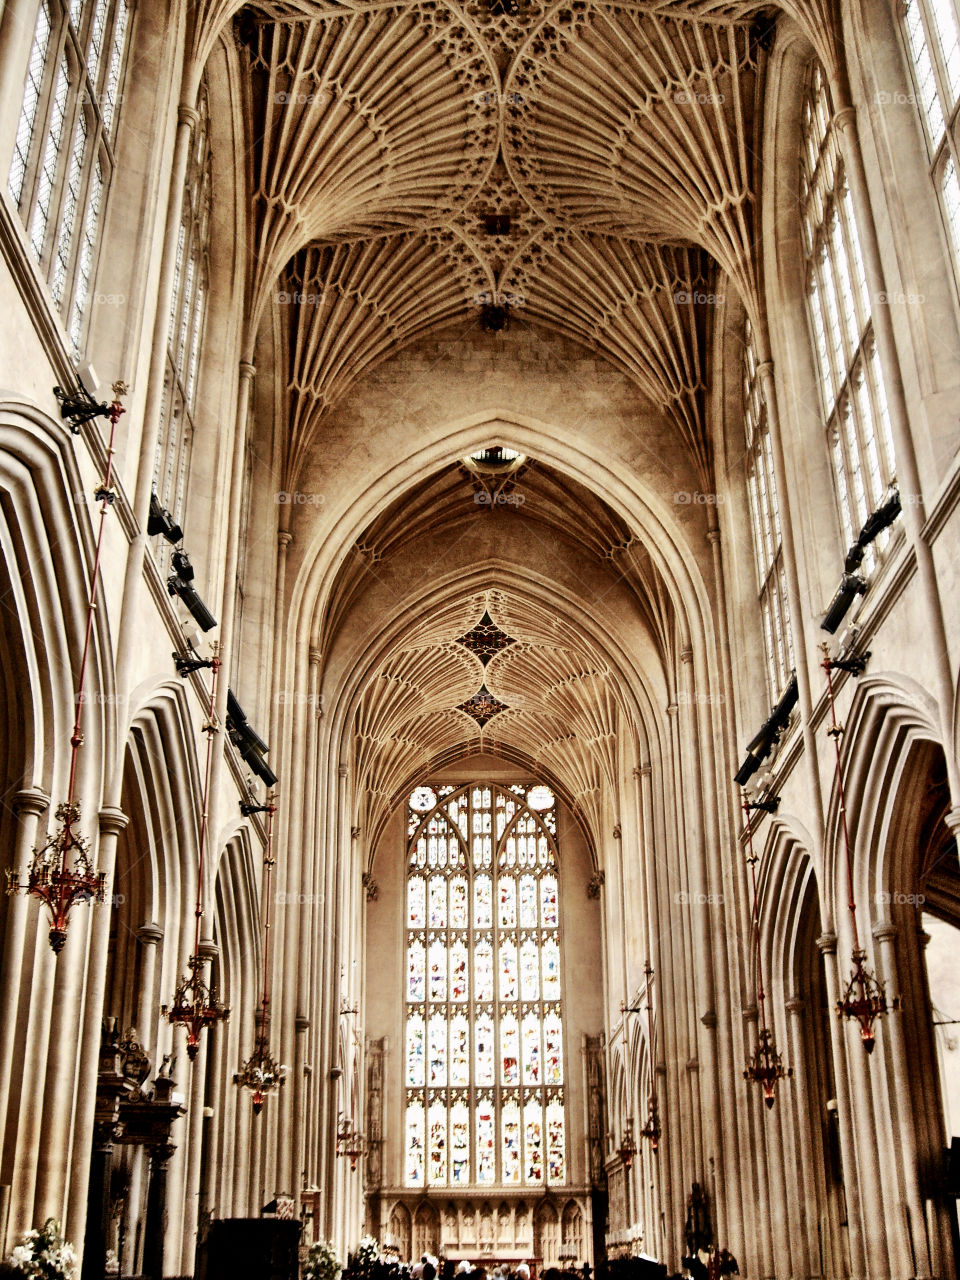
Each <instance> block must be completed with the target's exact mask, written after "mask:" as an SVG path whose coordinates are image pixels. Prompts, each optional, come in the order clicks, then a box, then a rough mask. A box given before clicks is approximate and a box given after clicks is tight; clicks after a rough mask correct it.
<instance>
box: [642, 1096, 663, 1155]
mask: <svg viewBox="0 0 960 1280" xmlns="http://www.w3.org/2000/svg"><path fill="white" fill-rule="evenodd" d="M640 1137H641V1138H646V1139H647V1141H648V1142H649V1143H650V1150H651V1151H652V1152H653V1153H654V1155H656V1153H657V1148H658V1147H659V1146H660V1116H659V1113H658V1112H657V1095H656V1094H655V1093H652V1094H651V1095H650V1112H649V1114H648V1116H647V1123H646V1124H645V1125H644V1126H643V1128H642V1129H641V1130H640Z"/></svg>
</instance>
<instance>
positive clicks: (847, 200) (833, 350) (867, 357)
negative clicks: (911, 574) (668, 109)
mask: <svg viewBox="0 0 960 1280" xmlns="http://www.w3.org/2000/svg"><path fill="white" fill-rule="evenodd" d="M946 3H947V4H949V5H950V7H951V9H952V4H950V0H946ZM908 17H909V15H908ZM909 23H912V24H913V26H912V31H913V35H912V36H910V39H915V38H917V37H918V33H919V31H920V29H919V28H918V27H917V25H916V14H914V15H913V17H912V18H909V22H908V25H909ZM952 31H953V34H952V35H951V36H950V38H949V40H948V41H947V43H948V44H949V46H950V47H949V50H947V49H946V47H945V50H944V59H945V65H946V62H947V60H948V59H949V58H954V59H956V70H957V72H958V73H960V48H958V46H957V43H956V38H955V28H952ZM908 34H909V32H908ZM950 74H951V75H952V74H953V73H952V72H951V73H950ZM831 114H832V112H831V107H830V103H829V99H828V92H827V86H826V82H825V79H824V75H823V71H822V69H821V68H820V67H819V66H818V65H814V67H813V68H812V71H811V75H810V79H809V83H808V88H807V96H806V102H805V104H804V107H803V111H802V132H803V146H802V148H801V176H800V199H801V221H802V222H803V224H804V228H805V231H804V235H805V250H806V273H807V301H808V310H809V315H810V321H811V328H812V330H813V339H814V351H815V354H816V358H817V364H818V369H819V374H820V378H819V381H820V389H821V393H822V400H823V407H824V413H825V421H826V427H827V441H828V445H829V448H830V454H831V458H832V460H833V464H834V479H835V484H836V491H837V504H838V507H839V509H840V517H841V522H842V524H843V527H844V536H845V539H846V540H847V545H848V546H849V545H850V543H851V542H852V541H854V540H855V538H856V536H857V534H858V533H859V530H860V528H861V527H862V525H863V522H864V521H865V520H866V518H867V516H868V515H869V514H870V513H871V512H872V511H874V510H875V509H876V508H877V507H878V506H879V505H880V503H881V501H882V497H883V493H884V491H885V489H886V487H887V486H888V485H889V484H890V483H891V481H892V479H893V474H894V466H895V463H894V457H893V451H892V448H888V435H887V434H886V433H885V426H884V423H883V421H882V419H883V415H884V408H885V399H884V392H883V380H882V375H881V371H880V369H879V366H878V367H877V376H876V378H874V377H873V376H872V375H871V373H870V372H869V370H868V366H869V364H870V363H871V352H872V350H873V329H872V326H873V319H872V313H871V304H870V297H869V291H868V289H867V282H866V273H865V271H864V264H863V254H862V251H861V247H860V238H859V232H858V228H857V221H856V215H855V210H854V208H853V201H852V199H851V196H850V191H849V189H848V187H847V183H846V178H845V176H844V172H843V161H842V158H841V155H840V151H839V147H838V144H837V137H836V129H835V128H834V127H832V125H831V124H830V120H831ZM888 538H889V535H887V536H883V535H881V538H880V539H879V540H878V543H877V546H878V547H882V546H883V545H884V543H885V542H886V541H888ZM874 561H875V551H874V549H873V548H871V549H870V551H869V552H868V554H867V556H866V557H865V559H864V569H865V570H866V571H867V572H869V570H870V568H871V566H872V564H873V563H874ZM768 613H769V616H770V619H771V625H770V626H768V628H767V633H768V634H770V635H772V636H773V637H774V638H775V641H776V637H778V636H782V637H784V639H785V640H786V641H787V647H788V648H789V638H788V627H787V625H786V620H787V618H788V613H787V610H786V601H785V600H781V601H778V602H770V606H769V610H768ZM777 665H778V667H781V668H782V666H783V664H782V663H778V664H777Z"/></svg>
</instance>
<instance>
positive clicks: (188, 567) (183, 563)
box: [173, 551, 195, 582]
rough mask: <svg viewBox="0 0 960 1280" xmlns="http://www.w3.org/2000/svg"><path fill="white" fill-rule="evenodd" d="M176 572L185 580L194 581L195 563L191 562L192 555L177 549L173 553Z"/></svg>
mask: <svg viewBox="0 0 960 1280" xmlns="http://www.w3.org/2000/svg"><path fill="white" fill-rule="evenodd" d="M173 568H174V572H176V573H177V574H179V576H180V577H181V578H182V579H183V580H184V582H192V581H193V579H194V576H195V574H194V569H193V565H192V564H191V563H190V557H189V556H188V555H187V553H186V552H185V551H175V552H174V553H173Z"/></svg>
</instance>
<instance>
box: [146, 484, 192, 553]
mask: <svg viewBox="0 0 960 1280" xmlns="http://www.w3.org/2000/svg"><path fill="white" fill-rule="evenodd" d="M158 533H162V534H163V536H164V537H165V538H166V540H167V542H180V541H182V539H183V530H182V529H181V528H180V526H179V525H178V524H177V522H176V520H174V518H173V516H172V515H171V514H170V512H169V511H168V510H167V509H166V507H164V506H161V504H160V499H159V498H158V497H157V495H156V494H155V493H151V495H150V514H149V515H148V516H147V534H148V535H149V536H150V537H151V538H153V537H156V535H157V534H158Z"/></svg>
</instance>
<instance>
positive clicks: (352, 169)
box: [236, 0, 831, 488]
mask: <svg viewBox="0 0 960 1280" xmlns="http://www.w3.org/2000/svg"><path fill="white" fill-rule="evenodd" d="M827 7H828V4H827V0H792V3H790V4H787V5H784V6H782V8H783V10H785V11H786V12H787V13H788V14H791V15H792V16H795V17H796V18H797V20H798V21H800V22H801V23H802V25H803V26H804V27H805V28H806V30H807V32H808V34H809V35H810V37H811V39H813V40H814V42H815V43H816V44H818V45H820V46H823V45H826V48H822V49H821V52H822V54H823V55H824V56H827V55H828V54H829V40H830V31H831V26H830V23H829V21H828V19H827V14H826V13H825V12H821V9H822V8H823V9H825V8H827ZM776 13H777V9H776V8H775V7H774V6H771V5H769V4H757V3H749V2H748V0H741V2H739V3H718V2H712V0H685V2H681V0H674V2H670V0H647V2H646V3H644V2H643V0H635V2H634V3H632V4H631V3H623V4H601V3H593V2H592V0H563V2H561V3H549V2H548V0H464V2H463V3H455V2H454V0H449V2H446V3H443V2H440V0H418V2H413V3H411V2H405V0H396V2H395V3H392V4H387V3H377V2H374V3H354V4H342V5H340V4H337V5H334V4H312V3H309V2H308V0H299V3H297V4H292V3H288V4H283V5H273V6H264V7H260V8H257V7H248V8H245V9H244V10H243V11H242V12H241V13H240V14H239V16H238V18H237V21H236V28H237V37H238V40H239V42H240V45H241V48H242V50H243V54H244V61H245V64H246V67H247V71H248V74H249V77H250V82H251V96H252V101H253V110H254V121H253V125H254V127H253V136H254V137H255V139H256V144H255V147H254V156H253V199H254V210H255V253H254V263H255V266H254V279H253V296H254V307H253V317H252V320H253V323H254V325H255V326H256V325H257V324H258V323H259V320H260V318H261V317H262V315H263V314H264V312H265V310H266V309H267V308H268V307H270V305H271V304H272V302H274V301H275V300H276V299H280V300H283V301H287V300H289V299H295V298H300V299H307V300H308V301H307V303H306V304H302V305H294V306H289V307H287V311H288V313H289V315H288V317H286V318H285V323H286V325H287V327H288V329H289V348H290V350H289V376H288V391H289V397H290V430H289V434H288V438H287V440H286V442H285V449H284V470H285V475H284V482H285V485H286V487H287V488H294V487H295V486H296V483H297V479H298V477H299V475H300V474H301V470H302V468H303V466H304V465H305V462H306V461H307V459H308V458H309V455H310V451H311V448H312V447H313V444H314V442H315V440H316V438H317V433H318V430H319V428H320V423H321V421H322V420H323V418H324V415H325V414H326V413H327V412H328V411H329V409H330V407H331V406H332V405H334V404H335V403H337V401H338V400H339V399H340V398H341V397H342V396H343V395H344V393H345V392H346V390H347V389H348V388H349V387H350V385H351V384H352V383H353V382H354V381H355V380H356V379H357V378H358V377H359V376H360V375H362V374H363V373H364V372H365V371H366V370H369V369H370V368H371V367H372V366H374V365H375V364H376V363H377V362H379V361H382V360H384V359H385V358H387V357H388V356H389V355H390V354H392V353H393V352H395V351H396V350H397V348H398V347H399V346H402V345H403V344H405V343H408V342H411V341H412V340H414V339H416V338H417V337H418V336H420V335H422V334H424V333H425V332H426V331H428V330H430V329H436V328H438V327H440V326H443V325H447V324H450V323H451V322H455V321H459V322H461V323H463V324H464V325H465V326H469V325H476V324H478V322H479V318H480V315H481V308H482V306H483V304H484V302H487V303H501V304H502V303H503V302H506V303H508V305H510V307H511V309H512V312H513V317H514V322H515V323H524V324H532V325H543V326H545V327H547V328H548V329H551V330H559V331H561V332H563V333H564V334H565V335H567V336H568V337H570V338H573V339H575V340H576V341H578V342H581V343H583V344H585V345H587V346H588V347H590V348H592V349H594V350H596V351H597V352H599V353H601V354H602V355H603V356H604V357H605V358H607V359H608V360H610V361H611V362H612V363H613V364H614V365H615V366H617V367H618V368H619V369H621V370H622V371H624V372H625V373H627V375H628V376H630V377H631V378H633V379H634V380H635V381H636V383H637V384H638V385H639V387H640V388H641V389H642V392H643V394H644V395H645V396H646V397H648V398H650V399H652V400H653V401H654V402H655V403H657V404H660V405H661V406H662V408H663V410H664V412H665V413H666V414H667V415H668V416H669V418H670V419H671V420H672V421H673V422H674V423H675V425H676V428H677V431H678V433H679V437H680V439H681V440H682V441H683V443H684V445H685V446H686V448H687V449H688V451H689V455H690V460H691V463H692V465H693V466H694V467H695V468H696V470H697V473H698V476H699V479H700V480H701V481H703V482H707V481H708V480H709V473H710V457H709V448H708V446H707V443H706V440H705V438H704V429H703V394H704V376H703V347H704V331H705V327H706V318H705V309H704V307H703V306H702V304H700V303H698V302H696V301H694V299H695V298H696V297H698V296H699V297H701V298H702V297H703V295H704V294H705V293H708V292H709V286H710V283H711V280H712V279H713V278H714V273H715V268H716V264H719V265H720V266H721V267H722V268H723V269H724V270H725V271H726V272H727V273H728V274H729V276H730V278H731V280H732V281H733V283H734V284H735V285H736V286H737V288H738V289H739V291H740V292H741V294H742V295H743V297H744V299H745V301H747V302H748V303H749V301H750V299H751V298H752V296H753V294H754V291H755V289H756V279H757V274H758V273H757V270H756V263H755V258H754V251H753V239H754V198H755V177H756V175H755V172H754V159H753V158H754V156H755V154H756V150H757V145H756V142H757V140H756V132H757V123H756V122H757V114H758V113H757V103H758V99H759V94H760V83H759V82H760V75H759V70H760V67H761V65H762V50H763V47H764V45H765V44H766V43H767V41H768V37H769V34H770V31H771V24H772V22H773V20H774V18H775V16H776Z"/></svg>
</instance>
